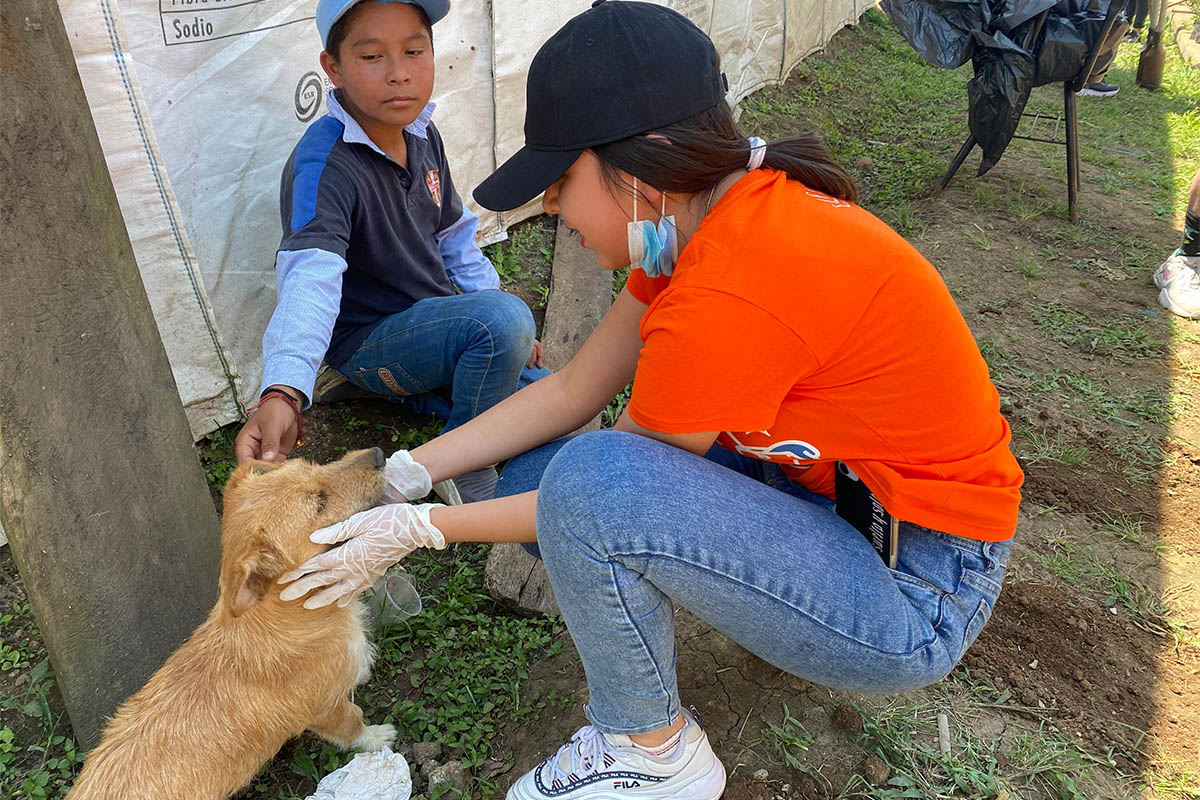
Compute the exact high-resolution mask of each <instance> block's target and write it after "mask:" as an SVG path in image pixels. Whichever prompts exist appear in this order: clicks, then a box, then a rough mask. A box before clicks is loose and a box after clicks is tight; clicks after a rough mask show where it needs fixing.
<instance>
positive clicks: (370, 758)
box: [307, 747, 412, 800]
mask: <svg viewBox="0 0 1200 800" xmlns="http://www.w3.org/2000/svg"><path fill="white" fill-rule="evenodd" d="M411 794H412V776H411V775H410V774H409V771H408V762H407V761H405V760H404V756H402V755H400V754H399V753H393V752H392V751H391V750H389V749H388V748H386V747H385V748H383V749H382V750H377V751H375V752H374V753H359V754H358V755H356V756H355V757H354V759H353V760H352V761H351V762H350V763H349V764H347V765H346V766H344V767H342V768H341V769H338V770H335V771H333V772H331V773H329V774H328V775H326V776H325V777H324V778H322V779H321V782H320V783H318V784H317V791H316V793H314V794H311V795H309V796H308V798H307V800H408V798H409V796H410V795H411Z"/></svg>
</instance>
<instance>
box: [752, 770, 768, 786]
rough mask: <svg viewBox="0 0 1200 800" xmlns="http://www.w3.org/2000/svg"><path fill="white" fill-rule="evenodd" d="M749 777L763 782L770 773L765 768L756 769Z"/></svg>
mask: <svg viewBox="0 0 1200 800" xmlns="http://www.w3.org/2000/svg"><path fill="white" fill-rule="evenodd" d="M750 777H751V778H753V779H754V780H756V781H758V782H759V783H763V782H764V781H766V780H767V778H769V777H771V775H770V773H768V772H767V771H766V770H765V769H756V770H754V772H752V773H750Z"/></svg>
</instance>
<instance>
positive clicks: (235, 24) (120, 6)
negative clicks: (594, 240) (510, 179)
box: [59, 0, 868, 438]
mask: <svg viewBox="0 0 1200 800" xmlns="http://www.w3.org/2000/svg"><path fill="white" fill-rule="evenodd" d="M653 1H655V2H660V3H662V4H663V5H668V6H670V7H672V8H675V9H676V10H678V11H679V12H681V13H683V14H685V15H686V16H687V17H688V18H690V19H691V20H692V21H694V22H695V23H696V24H697V25H699V26H700V27H701V28H703V29H704V30H705V31H707V32H708V33H709V35H710V36H712V38H713V40H714V42H715V43H716V45H717V50H718V51H719V52H720V53H721V57H722V64H723V68H724V70H725V73H726V75H727V76H728V78H729V82H730V91H729V100H730V102H737V101H739V100H740V99H741V98H742V97H744V96H745V95H746V94H748V93H750V92H752V91H754V90H756V89H758V88H760V87H761V86H764V85H767V84H769V83H774V82H778V81H780V80H781V79H783V78H784V77H786V76H787V74H788V73H789V72H790V70H791V68H792V67H793V66H794V65H795V64H796V62H797V61H799V60H800V58H802V57H803V56H805V55H807V54H808V53H811V52H812V51H813V50H815V49H817V48H819V47H821V46H823V45H824V43H825V42H826V41H827V40H828V39H829V37H830V36H832V35H833V34H834V33H835V32H836V31H837V30H838V29H839V28H840V27H841V26H842V25H843V24H845V23H848V22H853V21H854V20H855V19H857V18H858V16H859V14H860V13H861V11H862V10H863V9H864V8H865V7H866V4H867V2H868V0H653ZM59 5H60V7H61V10H62V15H63V20H64V22H65V23H66V27H67V33H68V36H69V38H70V41H71V46H72V49H73V50H74V54H75V60H76V64H77V66H78V68H79V74H80V77H81V79H82V81H83V86H84V90H85V92H86V94H87V98H88V105H89V106H90V109H91V112H92V116H93V119H94V120H95V123H96V128H97V132H98V134H99V137H100V143H101V146H102V147H103V149H104V154H105V158H106V160H107V162H108V167H109V172H110V174H111V176H112V179H113V185H114V188H115V189H116V193H117V199H118V201H119V203H120V206H121V212H122V214H123V215H124V217H125V222H126V228H127V229H128V231H129V236H130V240H131V242H132V244H133V251H134V256H135V258H136V259H137V262H138V267H139V269H140V270H141V274H142V279H143V283H144V284H145V286H146V292H147V295H148V296H149V300H150V305H151V307H152V308H153V310H154V315H155V319H156V320H157V321H158V327H159V332H160V334H161V335H162V339H163V344H164V345H165V347H166V351H167V356H168V358H169V359H170V362H171V367H172V370H173V372H174V376H175V381H176V384H177V385H178V387H179V394H180V398H181V399H182V401H183V403H184V407H185V408H186V409H187V412H188V419H189V422H190V424H191V428H192V433H193V434H194V435H195V436H196V437H197V438H198V437H200V436H202V435H204V434H205V433H208V432H209V431H211V430H213V429H215V428H216V427H218V426H220V425H223V424H226V423H228V422H232V421H234V420H235V419H237V418H238V415H239V410H240V407H244V405H245V403H246V402H247V401H248V400H249V399H250V398H251V397H253V395H254V394H255V393H256V392H257V391H258V387H259V380H260V378H261V374H262V365H261V350H260V348H261V341H262V333H263V330H264V329H265V328H266V324H267V321H268V319H269V318H270V314H271V311H272V309H273V308H274V303H275V275H274V254H275V248H276V246H277V245H278V243H279V239H280V233H281V227H280V220H279V176H280V170H281V169H282V166H283V164H284V162H285V161H286V160H287V157H288V155H289V153H290V152H291V150H292V148H293V147H294V146H295V144H296V142H297V141H298V140H299V139H300V136H301V135H302V134H303V133H304V130H305V128H306V127H307V126H308V124H309V123H310V122H311V121H312V120H314V119H315V118H317V117H318V116H319V115H320V114H321V113H323V112H324V107H325V102H324V101H325V96H326V93H327V91H328V89H329V86H328V85H327V83H326V80H325V76H324V73H323V72H322V71H321V68H320V65H319V62H318V54H319V53H320V50H321V44H320V39H319V37H318V35H317V31H316V26H315V24H314V23H313V15H314V13H315V9H316V0H252V1H251V2H247V0H157V2H155V3H153V4H147V3H145V2H134V0H59ZM590 5H591V0H492V1H491V2H488V3H475V2H470V0H456V2H454V3H453V4H452V7H451V11H450V14H449V15H448V16H447V17H446V18H445V19H443V20H442V21H440V22H439V23H438V24H437V26H436V27H435V30H434V46H435V49H436V62H437V76H436V82H435V92H434V100H435V102H437V103H438V110H437V113H436V114H435V115H434V121H435V122H436V123H437V124H438V127H439V129H440V130H441V132H442V136H443V138H444V139H445V141H446V149H447V153H448V155H449V160H450V164H451V167H452V169H453V177H454V182H455V185H456V187H457V188H458V190H459V193H460V194H461V195H462V196H463V199H464V200H465V201H466V202H467V204H468V206H470V207H471V208H472V210H474V211H475V212H476V213H478V214H479V215H480V223H481V224H480V241H481V244H486V243H489V242H493V241H497V240H499V239H501V238H503V237H504V235H505V233H504V232H505V230H506V228H507V227H508V226H510V225H512V224H514V223H516V222H518V221H520V220H522V219H525V218H527V217H529V216H531V215H533V214H536V213H538V212H539V211H540V203H539V202H538V201H535V202H533V203H530V204H528V205H527V206H525V207H524V208H521V209H517V210H516V211H512V212H506V213H504V214H495V213H492V212H484V211H483V210H482V209H480V208H478V207H476V206H475V205H474V203H473V201H472V200H471V189H473V188H474V187H475V186H476V185H478V183H479V182H480V181H482V180H483V179H484V178H485V177H486V176H487V175H488V174H490V173H491V171H492V170H493V169H494V168H495V166H496V165H497V164H498V163H499V162H501V161H503V160H504V159H506V158H508V156H510V155H511V154H512V153H514V152H515V151H516V150H517V149H518V148H520V146H521V144H522V143H523V140H524V131H523V121H524V108H525V75H526V72H527V70H528V67H529V62H530V60H532V58H533V55H534V53H535V52H536V51H537V49H538V46H540V44H541V43H542V42H543V41H545V40H546V39H547V38H548V37H549V36H550V35H551V34H552V33H553V32H554V31H555V30H557V29H558V28H559V27H560V26H561V25H562V24H563V23H564V22H565V21H566V20H567V19H569V18H570V17H572V16H574V15H575V14H578V13H580V12H582V11H584V10H586V9H587V8H588V7H589V6H590Z"/></svg>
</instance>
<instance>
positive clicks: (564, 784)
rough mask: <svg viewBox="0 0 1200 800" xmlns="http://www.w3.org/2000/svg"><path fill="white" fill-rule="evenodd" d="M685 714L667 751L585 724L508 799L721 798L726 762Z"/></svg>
mask: <svg viewBox="0 0 1200 800" xmlns="http://www.w3.org/2000/svg"><path fill="white" fill-rule="evenodd" d="M684 719H685V720H686V724H685V725H684V728H683V730H682V731H681V735H680V741H679V744H677V745H676V746H675V747H674V748H673V749H672V750H671V751H670V752H669V753H668V754H667V755H665V756H656V755H653V754H651V753H650V752H648V751H647V750H644V749H642V748H641V747H638V746H637V745H635V744H634V743H633V740H631V739H630V738H629V737H628V736H620V735H613V734H604V733H601V732H600V731H598V730H596V728H595V727H594V726H592V725H585V726H584V727H582V728H580V729H579V730H578V731H576V733H575V735H574V736H572V737H571V741H569V742H567V743H566V744H564V745H563V746H562V747H560V748H559V749H558V752H556V753H555V754H554V755H553V756H551V757H550V758H548V759H546V760H545V761H544V762H542V763H541V764H540V765H538V766H537V767H535V768H534V769H533V770H532V771H530V772H528V773H526V774H525V775H523V776H522V777H521V778H520V779H519V780H517V782H516V783H514V784H513V785H512V788H511V789H509V790H508V795H507V800H625V799H626V798H629V800H717V798H719V797H720V796H721V794H722V793H723V792H724V791H725V767H724V766H723V765H722V764H721V762H720V761H718V760H717V756H716V754H715V753H713V750H712V747H711V746H710V745H709V743H708V736H707V735H706V734H705V733H704V731H703V730H701V728H700V726H699V725H698V724H696V721H695V720H694V719H692V717H691V716H690V715H689V714H687V713H686V712H685V713H684Z"/></svg>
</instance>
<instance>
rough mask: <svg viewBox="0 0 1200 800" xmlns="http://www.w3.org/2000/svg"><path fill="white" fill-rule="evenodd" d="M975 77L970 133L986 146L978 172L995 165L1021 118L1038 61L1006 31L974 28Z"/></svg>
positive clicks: (970, 92) (969, 84)
mask: <svg viewBox="0 0 1200 800" xmlns="http://www.w3.org/2000/svg"><path fill="white" fill-rule="evenodd" d="M973 63H974V67H975V77H973V78H971V80H969V81H968V82H967V102H968V106H969V111H968V114H967V124H968V126H969V127H970V129H971V135H972V136H974V137H975V140H976V141H977V142H979V146H980V147H981V148H982V149H983V160H982V161H981V162H980V164H979V173H978V174H979V175H982V174H984V173H985V172H987V171H988V170H989V169H991V168H992V167H994V166H995V165H996V162H997V161H999V160H1000V156H1001V155H1003V154H1004V148H1006V147H1008V143H1009V141H1010V140H1011V139H1012V135H1013V134H1014V133H1016V130H1017V125H1018V124H1019V123H1020V122H1021V113H1022V112H1023V111H1024V110H1025V103H1026V102H1028V100H1029V93H1030V92H1031V91H1032V90H1033V78H1034V75H1035V74H1036V73H1037V64H1036V62H1035V61H1034V59H1033V56H1032V55H1031V54H1030V53H1029V51H1028V50H1026V49H1025V48H1023V47H1021V46H1020V45H1018V44H1017V43H1016V42H1014V41H1013V40H1012V39H1010V38H1008V37H1007V36H1005V35H1004V34H1003V33H1000V32H996V33H991V34H988V33H983V32H982V31H976V32H975V56H974V59H973Z"/></svg>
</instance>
